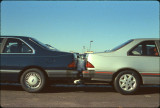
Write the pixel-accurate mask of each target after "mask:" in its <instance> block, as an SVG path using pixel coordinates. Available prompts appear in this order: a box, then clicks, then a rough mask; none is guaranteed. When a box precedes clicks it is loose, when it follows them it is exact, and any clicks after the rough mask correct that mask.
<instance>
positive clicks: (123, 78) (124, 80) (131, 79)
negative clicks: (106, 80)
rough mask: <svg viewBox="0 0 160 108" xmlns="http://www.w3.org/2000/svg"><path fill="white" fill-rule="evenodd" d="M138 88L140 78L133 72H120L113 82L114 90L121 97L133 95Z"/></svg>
mask: <svg viewBox="0 0 160 108" xmlns="http://www.w3.org/2000/svg"><path fill="white" fill-rule="evenodd" d="M139 86H140V78H139V76H138V74H137V73H135V72H134V71H130V70H126V71H122V72H120V73H119V74H118V75H117V76H116V78H115V80H114V88H115V89H116V91H118V92H119V93H121V94H123V95H129V94H134V93H135V92H136V91H137V90H138V88H139Z"/></svg>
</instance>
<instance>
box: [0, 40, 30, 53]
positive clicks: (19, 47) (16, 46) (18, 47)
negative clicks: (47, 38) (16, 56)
mask: <svg viewBox="0 0 160 108" xmlns="http://www.w3.org/2000/svg"><path fill="white" fill-rule="evenodd" d="M3 53H32V50H31V48H30V47H28V46H27V45H26V44H25V43H24V42H22V41H21V40H19V39H12V38H9V39H8V40H7V43H6V45H5V48H4V51H3Z"/></svg>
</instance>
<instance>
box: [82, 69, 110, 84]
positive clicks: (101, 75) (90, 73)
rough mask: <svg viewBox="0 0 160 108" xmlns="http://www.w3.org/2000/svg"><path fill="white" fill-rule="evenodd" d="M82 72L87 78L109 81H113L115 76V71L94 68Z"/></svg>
mask: <svg viewBox="0 0 160 108" xmlns="http://www.w3.org/2000/svg"><path fill="white" fill-rule="evenodd" d="M82 73H83V77H84V78H85V79H91V80H97V81H107V82H111V81H112V76H113V72H98V71H94V70H85V71H83V72H82Z"/></svg>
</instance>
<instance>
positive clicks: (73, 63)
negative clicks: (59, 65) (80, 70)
mask: <svg viewBox="0 0 160 108" xmlns="http://www.w3.org/2000/svg"><path fill="white" fill-rule="evenodd" d="M68 67H69V68H75V67H76V63H75V61H72V63H70V64H69V65H68Z"/></svg>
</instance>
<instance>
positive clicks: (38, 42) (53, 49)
mask: <svg viewBox="0 0 160 108" xmlns="http://www.w3.org/2000/svg"><path fill="white" fill-rule="evenodd" d="M31 40H33V41H34V42H35V43H36V44H38V45H40V46H41V47H43V48H46V49H49V50H52V51H58V49H56V48H54V47H53V46H51V45H49V44H44V43H42V42H40V41H38V40H37V39H34V38H31Z"/></svg>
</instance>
